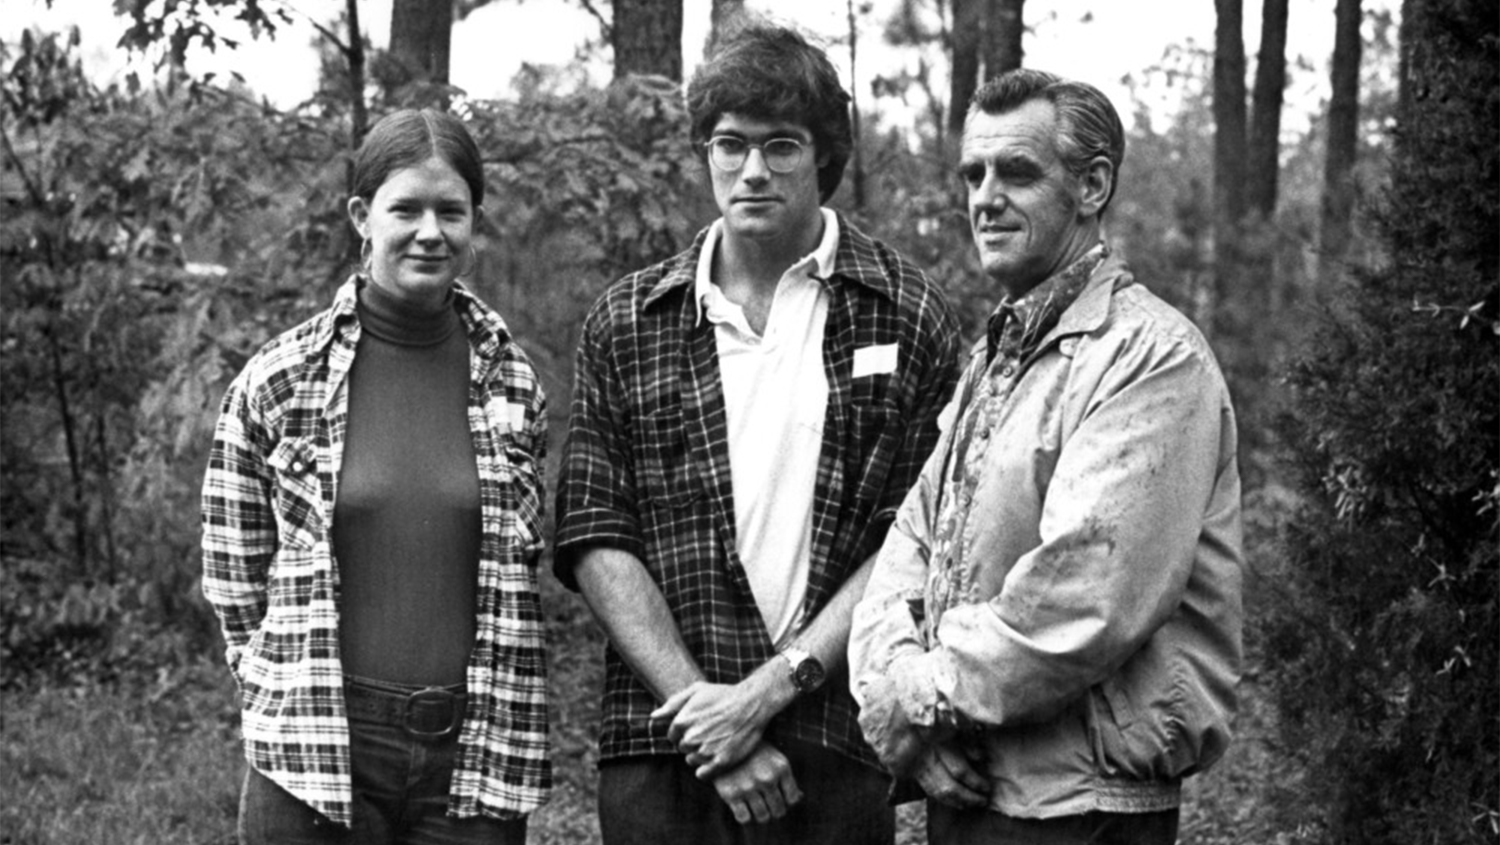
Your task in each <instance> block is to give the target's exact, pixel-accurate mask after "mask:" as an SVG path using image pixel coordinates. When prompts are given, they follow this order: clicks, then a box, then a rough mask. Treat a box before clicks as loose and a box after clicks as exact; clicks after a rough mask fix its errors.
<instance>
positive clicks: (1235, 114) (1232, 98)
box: [1209, 0, 1263, 445]
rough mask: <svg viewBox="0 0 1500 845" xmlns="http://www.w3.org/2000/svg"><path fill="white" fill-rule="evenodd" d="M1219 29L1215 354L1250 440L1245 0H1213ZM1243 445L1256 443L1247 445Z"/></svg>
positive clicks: (1253, 401)
mask: <svg viewBox="0 0 1500 845" xmlns="http://www.w3.org/2000/svg"><path fill="white" fill-rule="evenodd" d="M1214 7H1215V9H1216V11H1217V13H1218V24H1217V26H1216V27H1215V29H1214V73H1213V77H1214V78H1213V85H1214V93H1213V111H1214V187H1213V295H1212V296H1211V297H1209V301H1210V302H1211V303H1212V309H1213V311H1212V313H1213V328H1212V331H1211V334H1212V335H1213V338H1214V343H1215V346H1214V352H1215V353H1217V354H1218V356H1219V362H1220V364H1221V365H1222V366H1223V368H1224V374H1225V376H1226V377H1227V379H1228V381H1229V385H1230V390H1232V391H1234V393H1235V405H1236V410H1237V412H1238V413H1239V416H1240V418H1241V419H1242V420H1244V421H1245V422H1244V424H1243V425H1242V426H1241V431H1244V432H1245V433H1246V435H1247V437H1246V438H1245V440H1246V441H1249V440H1251V439H1252V438H1253V436H1254V435H1255V434H1256V433H1257V432H1258V431H1259V429H1258V428H1256V427H1255V424H1257V423H1258V419H1257V411H1258V408H1259V406H1260V394H1261V390H1262V385H1261V384H1260V383H1259V382H1260V381H1263V379H1257V377H1256V376H1257V361H1258V359H1259V358H1260V355H1259V352H1260V350H1258V349H1257V348H1256V343H1255V341H1254V339H1253V338H1252V336H1251V335H1252V329H1253V327H1254V325H1255V321H1254V315H1252V314H1251V311H1252V310H1253V309H1252V307H1251V305H1250V303H1249V302H1248V301H1247V299H1248V294H1249V290H1248V288H1249V287H1250V286H1251V285H1255V284H1259V283H1260V281H1261V280H1259V279H1254V278H1252V275H1251V273H1250V272H1249V270H1248V268H1246V266H1245V261H1244V254H1245V251H1244V249H1243V239H1244V234H1245V233H1244V232H1243V231H1242V229H1241V227H1242V224H1243V222H1244V217H1245V176H1246V161H1245V39H1244V35H1243V34H1242V29H1241V27H1242V24H1243V2H1242V0H1214ZM1246 445H1253V443H1247V444H1246Z"/></svg>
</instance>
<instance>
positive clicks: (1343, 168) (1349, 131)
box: [1319, 0, 1361, 278]
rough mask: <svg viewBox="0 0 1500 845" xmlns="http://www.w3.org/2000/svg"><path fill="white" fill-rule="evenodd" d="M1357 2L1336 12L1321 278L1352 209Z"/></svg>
mask: <svg viewBox="0 0 1500 845" xmlns="http://www.w3.org/2000/svg"><path fill="white" fill-rule="evenodd" d="M1359 5H1360V4H1359V0H1338V6H1337V7H1336V8H1335V10H1334V16H1335V23H1334V36H1333V72H1332V81H1333V94H1332V97H1331V98H1330V99H1329V101H1328V150H1327V153H1326V157H1325V158H1324V160H1323V219H1322V227H1321V243H1320V244H1319V260H1320V265H1321V268H1320V269H1321V270H1322V273H1323V277H1324V278H1327V277H1328V274H1330V273H1335V272H1337V268H1338V265H1339V263H1340V262H1341V261H1342V260H1343V258H1344V253H1345V252H1346V251H1347V250H1348V249H1349V233H1350V216H1351V214H1352V212H1353V210H1354V184H1353V180H1352V179H1351V176H1352V174H1353V171H1354V161H1355V157H1356V155H1357V153H1358V149H1359V54H1360V46H1361V44H1360V38H1359V24H1360V8H1359Z"/></svg>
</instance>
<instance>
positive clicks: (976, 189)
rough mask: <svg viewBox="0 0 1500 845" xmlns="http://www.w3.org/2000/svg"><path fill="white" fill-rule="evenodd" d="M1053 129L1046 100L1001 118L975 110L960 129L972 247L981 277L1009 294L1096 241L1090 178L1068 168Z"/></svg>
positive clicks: (1053, 120)
mask: <svg viewBox="0 0 1500 845" xmlns="http://www.w3.org/2000/svg"><path fill="white" fill-rule="evenodd" d="M1057 131H1058V126H1057V112H1056V109H1055V108H1054V107H1053V105H1052V104H1051V103H1049V102H1047V101H1046V100H1031V101H1028V102H1026V103H1023V104H1022V105H1021V106H1019V107H1018V108H1015V109H1013V110H1011V111H1008V112H1006V113H1004V114H986V113H984V112H979V113H977V114H975V115H974V116H973V117H971V118H970V119H969V122H968V124H967V125H966V126H965V127H964V141H963V151H962V154H961V156H960V158H959V165H958V172H959V174H960V175H961V176H962V177H963V180H964V183H965V184H966V185H967V186H968V189H969V226H970V227H971V229H972V230H973V232H974V245H975V246H976V247H978V248H979V260H980V263H981V264H982V265H983V267H984V270H985V272H986V273H987V274H988V275H989V276H990V278H992V279H994V280H995V281H996V282H998V283H999V284H1000V285H1001V286H1002V287H1003V288H1004V289H1005V291H1006V292H1007V293H1009V294H1010V295H1011V296H1020V295H1021V294H1023V293H1025V292H1026V291H1028V290H1031V289H1032V288H1033V287H1036V286H1037V285H1038V284H1040V283H1041V282H1042V281H1044V280H1045V279H1046V278H1047V277H1048V276H1051V275H1052V274H1053V273H1056V272H1057V271H1059V270H1061V269H1063V268H1064V267H1066V266H1067V265H1068V264H1070V263H1072V262H1073V261H1074V260H1075V259H1077V258H1078V257H1079V256H1081V255H1083V254H1084V253H1085V252H1087V251H1088V250H1089V248H1091V247H1092V246H1093V245H1094V243H1096V242H1097V241H1098V237H1099V235H1098V227H1097V217H1096V215H1097V214H1098V211H1099V205H1100V202H1099V201H1098V199H1097V198H1096V196H1095V195H1096V194H1097V190H1096V188H1097V186H1094V185H1091V184H1090V183H1091V182H1092V181H1093V179H1094V178H1095V176H1096V175H1097V174H1094V173H1093V172H1092V171H1091V173H1090V174H1086V175H1085V176H1075V175H1073V174H1072V173H1070V172H1069V171H1068V168H1067V167H1066V166H1065V165H1064V164H1063V160H1062V158H1061V157H1060V156H1059V155H1058V151H1057V143H1056V141H1055V138H1056V136H1057ZM1105 176H1106V178H1107V173H1106V174H1105ZM1106 185H1107V183H1106ZM1091 188H1093V190H1091Z"/></svg>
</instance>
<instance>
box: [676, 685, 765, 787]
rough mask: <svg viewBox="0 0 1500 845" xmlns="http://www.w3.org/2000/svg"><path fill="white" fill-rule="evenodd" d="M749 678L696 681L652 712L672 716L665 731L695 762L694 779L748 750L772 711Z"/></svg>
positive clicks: (705, 777) (706, 775)
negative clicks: (743, 680) (714, 681)
mask: <svg viewBox="0 0 1500 845" xmlns="http://www.w3.org/2000/svg"><path fill="white" fill-rule="evenodd" d="M750 680H751V679H748V678H747V679H746V682H742V683H739V684H733V685H728V684H710V683H708V682H707V681H698V682H696V683H693V684H689V685H688V686H687V687H685V688H683V689H682V690H679V691H678V692H677V693H676V694H675V695H673V696H671V697H670V698H668V699H667V700H666V701H664V702H662V705H661V706H660V707H658V708H656V709H655V710H653V711H652V712H651V718H653V719H665V718H671V719H672V725H671V727H670V728H668V730H667V736H668V738H670V739H671V740H672V742H674V743H676V744H677V750H679V751H681V752H682V753H684V754H686V755H687V762H688V765H689V766H696V767H697V770H696V771H695V772H694V774H696V775H697V776H698V779H699V780H710V779H712V778H714V777H716V776H718V775H721V774H723V773H725V772H727V771H728V770H729V769H730V767H732V766H734V765H735V764H736V763H738V762H740V761H741V760H744V759H745V758H746V757H747V756H749V755H750V752H751V751H753V750H754V749H755V747H756V744H757V743H759V742H760V738H761V735H762V733H763V732H764V731H765V728H766V723H768V722H769V721H771V717H772V716H774V715H775V714H776V710H775V709H773V708H772V707H770V706H769V702H767V700H766V696H764V695H762V694H759V693H758V692H756V690H755V687H754V685H753V684H751V683H749V681H750ZM778 753H779V752H778Z"/></svg>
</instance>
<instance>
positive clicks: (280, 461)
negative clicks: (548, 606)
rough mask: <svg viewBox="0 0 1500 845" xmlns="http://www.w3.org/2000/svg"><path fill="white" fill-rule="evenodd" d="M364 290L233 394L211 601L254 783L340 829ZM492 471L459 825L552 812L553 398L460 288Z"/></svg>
mask: <svg viewBox="0 0 1500 845" xmlns="http://www.w3.org/2000/svg"><path fill="white" fill-rule="evenodd" d="M355 291H356V280H354V279H351V280H350V281H349V282H348V283H346V284H345V285H343V286H342V287H341V288H340V289H339V291H338V294H337V295H336V296H335V298H334V303H333V305H332V307H330V308H329V309H328V310H327V311H324V312H323V313H321V314H318V315H317V316H315V317H313V318H312V319H310V320H308V321H307V322H305V323H303V324H302V325H300V326H298V327H296V328H294V329H292V330H291V331H289V332H286V333H285V334H283V335H281V336H280V337H278V338H276V339H275V340H273V341H271V342H270V343H268V344H267V345H266V346H265V347H264V348H263V349H261V351H260V352H258V353H257V354H256V355H255V357H253V358H252V359H251V360H250V362H249V363H248V364H247V365H246V367H245V369H244V371H243V372H241V373H240V375H239V376H238V377H237V378H236V379H235V380H234V382H233V384H231V385H230V387H229V391H228V393H227V394H226V395H225V397H224V403H223V407H222V413H221V415H220V418H219V423H218V428H217V430H216V432H215V435H214V443H213V450H212V452H211V454H210V457H209V464H208V472H207V475H206V477H205V479H204V484H203V592H204V595H206V596H207V598H208V600H209V602H210V603H211V604H212V605H213V607H214V610H215V612H216V613H217V614H218V616H219V620H220V623H221V625H222V626H223V631H224V640H225V642H226V643H227V644H228V648H227V657H228V660H229V667H230V671H231V672H232V673H233V675H234V678H235V680H236V681H237V682H238V684H239V688H240V693H241V697H242V707H243V710H242V723H243V724H242V728H243V733H244V744H245V757H246V759H247V761H248V762H249V763H250V765H251V766H253V767H255V768H256V769H257V770H258V771H260V772H262V773H263V774H265V775H266V776H267V777H269V778H270V779H271V780H273V781H275V782H276V783H277V784H279V785H280V786H281V787H283V788H284V789H286V790H287V791H288V792H290V793H291V794H292V795H294V796H296V797H297V798H298V799H300V800H302V801H303V802H305V803H307V804H308V805H309V806H310V807H312V808H313V809H314V810H317V811H318V812H320V813H322V814H323V815H325V816H327V817H328V818H330V819H332V820H333V821H335V822H338V823H340V824H343V825H346V826H347V825H348V824H350V822H351V818H352V787H351V782H350V769H349V729H348V722H347V718H346V715H345V710H344V693H343V681H344V676H343V668H342V665H341V663H340V660H339V637H338V630H339V616H338V614H339V577H338V568H337V566H336V564H335V561H334V558H333V552H332V542H331V539H330V536H331V535H330V526H331V525H332V518H333V506H334V501H335V498H336V496H337V490H336V484H337V480H338V477H339V467H340V463H341V460H342V456H343V447H344V432H345V422H346V420H347V413H348V395H349V394H348V380H347V377H348V374H349V367H350V364H351V363H352V362H353V360H354V350H355V345H356V344H357V343H358V341H359V334H360V326H359V321H358V318H357V316H356V312H355ZM456 296H457V303H458V311H459V314H460V316H461V317H462V319H463V322H464V325H465V327H466V330H467V332H468V338H469V344H470V348H471V350H472V352H471V354H470V356H469V361H470V369H469V411H468V416H469V430H470V432H471V433H472V435H473V439H474V451H475V454H476V458H477V461H478V471H479V487H480V510H481V520H482V524H483V534H482V537H481V542H480V560H479V590H478V607H477V619H476V623H477V626H476V627H477V631H476V635H475V643H474V650H473V653H472V654H471V655H470V658H469V665H468V670H467V677H466V682H467V685H468V704H467V712H466V713H465V715H464V722H463V730H462V733H461V734H460V736H459V756H458V760H457V762H456V765H455V769H454V773H453V783H452V787H451V791H450V797H449V805H448V809H449V813H450V814H452V815H455V816H461V817H463V816H478V815H483V816H491V817H498V818H511V817H516V816H519V815H522V814H524V813H527V812H529V811H530V810H532V809H534V808H536V807H537V806H539V805H540V804H541V803H542V802H543V801H545V800H546V797H547V793H548V791H549V789H550V788H551V770H550V763H549V760H548V756H547V751H548V749H547V703H546V677H545V672H546V661H545V652H544V650H543V637H542V618H541V611H540V604H539V600H538V593H537V584H536V560H537V556H538V554H539V553H540V551H541V548H542V537H541V529H540V526H541V508H542V503H541V498H540V497H541V487H542V482H541V475H540V469H539V468H540V467H541V466H542V460H543V457H544V452H545V449H546V443H547V436H546V427H547V421H546V413H545V406H546V399H545V397H544V395H543V393H542V389H541V386H540V385H539V384H538V382H537V378H536V373H535V372H534V371H533V369H532V366H531V362H530V361H529V359H528V358H527V357H526V354H525V353H524V352H523V351H522V350H521V349H520V348H519V347H518V346H516V344H515V343H513V342H511V339H510V334H509V332H508V330H507V329H506V327H505V324H504V322H502V321H501V319H500V317H499V315H497V314H496V313H495V312H494V311H492V310H490V309H489V308H488V307H486V306H485V305H484V304H483V303H481V302H480V301H479V300H478V299H477V298H475V297H474V296H473V295H472V294H471V293H469V292H468V291H467V290H465V289H463V288H462V287H461V286H460V287H458V288H457V292H456Z"/></svg>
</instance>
